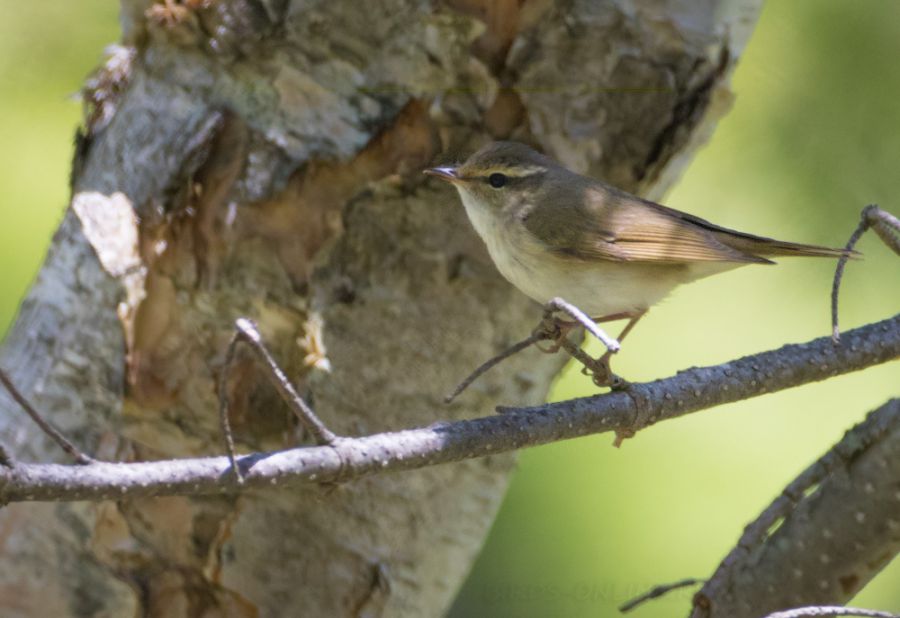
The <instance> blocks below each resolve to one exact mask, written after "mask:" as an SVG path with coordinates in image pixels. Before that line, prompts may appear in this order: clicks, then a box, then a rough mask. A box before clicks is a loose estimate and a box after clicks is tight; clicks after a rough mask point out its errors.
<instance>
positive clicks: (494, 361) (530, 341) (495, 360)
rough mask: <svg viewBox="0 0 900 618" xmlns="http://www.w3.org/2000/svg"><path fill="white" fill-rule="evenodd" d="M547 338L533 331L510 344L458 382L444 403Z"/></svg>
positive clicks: (547, 336) (538, 330)
mask: <svg viewBox="0 0 900 618" xmlns="http://www.w3.org/2000/svg"><path fill="white" fill-rule="evenodd" d="M549 338H550V337H549V335H547V333H546V332H544V331H542V330H540V329H537V330H535V331H534V332H533V333H531V334H530V335H528V337H526V338H525V339H523V340H522V341H518V342H516V343H514V344H512V345H511V346H509V347H508V348H506V349H505V350H503V351H502V352H500V354H498V355H496V356H494V357H492V358H490V359H488V360H486V361H485V362H483V363H482V364H481V365H479V366H478V368H477V369H475V371H473V372H472V373H470V374H469V375H468V376H467V377H466V379H465V380H463V381H462V382H460V383H459V384H458V385H457V387H456V388H454V389H453V391H452V392H451V393H450V394H449V395H447V396H446V397H444V403H450V402H451V401H453V400H454V399H456V398H457V397H458V396H459V394H460V393H462V392H463V391H464V390H466V389H467V388H469V386H471V385H472V383H473V382H474V381H475V380H477V379H478V378H480V377H481V376H482V375H484V374H485V373H487V372H488V371H489V370H490V369H491V368H492V367H494V366H495V365H499V364H500V363H501V362H503V361H504V360H506V359H507V358H509V357H510V356H513V355H515V354H518V353H519V352H521V351H522V350H524V349H525V348H528V347H530V346H532V345H534V344H535V343H537V342H538V341H545V340H546V339H549Z"/></svg>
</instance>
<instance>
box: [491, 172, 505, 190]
mask: <svg viewBox="0 0 900 618" xmlns="http://www.w3.org/2000/svg"><path fill="white" fill-rule="evenodd" d="M507 180H509V179H508V178H507V177H506V174H500V173H499V172H495V173H493V174H491V175H490V176H488V184H489V185H491V186H492V187H494V188H495V189H499V188H500V187H502V186H504V185H505V184H506V181H507Z"/></svg>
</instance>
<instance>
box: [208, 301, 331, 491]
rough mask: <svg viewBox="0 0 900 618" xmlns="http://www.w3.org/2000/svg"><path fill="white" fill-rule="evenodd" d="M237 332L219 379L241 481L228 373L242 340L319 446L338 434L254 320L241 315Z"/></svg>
mask: <svg viewBox="0 0 900 618" xmlns="http://www.w3.org/2000/svg"><path fill="white" fill-rule="evenodd" d="M234 326H235V332H234V336H233V337H232V338H231V342H230V343H229V344H228V350H227V351H226V353H225V364H224V366H223V368H222V375H221V377H220V379H219V421H220V423H221V425H222V433H223V434H224V437H225V447H226V449H227V451H228V459H229V461H230V462H231V466H232V469H233V470H234V473H235V476H236V477H237V479H238V483H242V482H243V477H242V475H241V472H240V469H239V467H238V465H237V456H236V454H235V450H234V438H233V436H232V433H231V424H230V422H229V420H228V412H229V402H228V386H227V382H228V373H229V370H230V368H231V364H232V363H233V362H234V356H235V351H236V349H237V346H238V345H239V344H241V343H245V344H247V346H248V347H249V348H250V350H252V351H253V355H254V357H255V358H256V360H257V361H258V362H259V364H260V365H261V366H262V369H263V372H264V373H265V374H266V377H267V378H269V382H271V383H272V385H273V386H274V387H275V390H277V391H278V394H279V395H280V396H281V398H282V399H283V400H284V402H285V403H287V405H288V407H290V409H291V411H292V412H293V413H294V415H295V416H296V417H297V420H299V421H300V423H301V424H302V425H303V426H304V427H305V428H306V430H307V431H309V433H310V434H311V435H312V436H313V438H314V439H315V441H316V444H318V445H319V446H322V445H327V444H331V443H333V442H334V441H335V439H336V438H337V436H336V435H335V434H334V433H332V432H331V430H329V429H328V427H326V426H325V424H324V423H323V422H322V421H321V420H319V417H318V416H316V414H315V412H313V410H312V408H310V407H309V405H307V403H306V401H304V399H303V398H302V397H301V396H300V395H299V394H298V393H297V391H296V390H295V389H294V387H293V385H292V384H291V382H290V380H288V377H287V376H286V375H285V374H284V371H282V369H281V367H279V366H278V363H277V362H275V359H274V358H273V357H272V354H271V353H270V352H269V350H268V349H267V348H266V346H265V344H264V343H263V341H262V336H260V334H259V331H258V330H257V329H256V326H255V325H254V324H253V322H251V321H250V320H247V319H245V318H239V319H238V320H236V321H235V324H234Z"/></svg>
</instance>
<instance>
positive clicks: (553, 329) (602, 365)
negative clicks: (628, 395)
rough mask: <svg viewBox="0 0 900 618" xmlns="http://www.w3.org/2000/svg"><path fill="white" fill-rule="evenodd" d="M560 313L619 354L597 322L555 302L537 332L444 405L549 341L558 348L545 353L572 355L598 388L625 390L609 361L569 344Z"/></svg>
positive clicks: (547, 308)
mask: <svg viewBox="0 0 900 618" xmlns="http://www.w3.org/2000/svg"><path fill="white" fill-rule="evenodd" d="M557 311H562V312H563V313H566V314H567V315H569V316H570V317H571V318H572V319H574V320H575V322H572V323H569V324H568V328H571V327H572V326H577V325H578V324H580V325H581V326H583V327H584V328H585V329H586V330H587V331H588V332H590V333H591V334H592V335H594V336H595V337H596V338H597V339H599V340H600V342H601V343H603V345H605V346H606V348H607V350H608V352H607V354H610V353H615V352H618V351H619V348H620V346H619V342H618V341H616V340H615V339H613V338H611V337H610V336H609V335H607V334H606V332H604V331H603V330H602V329H601V328H600V327H599V326H598V325H597V323H596V322H595V321H594V320H592V319H591V318H589V317H588V315H587V314H586V313H584V312H583V311H581V310H580V309H579V308H578V307H576V306H575V305H573V304H571V303H569V302H567V301H565V300H563V299H562V298H554V299H552V300H551V301H550V302H548V303H547V304H546V305H544V316H543V318H542V319H541V321H540V323H539V324H538V325H537V328H535V329H534V331H533V332H532V333H531V334H530V335H529V336H528V337H526V338H525V339H523V340H521V341H518V342H516V343H514V344H513V345H511V346H510V347H508V348H507V349H505V350H503V351H502V352H500V354H497V355H496V356H493V357H491V358H489V359H488V360H486V361H485V362H483V363H482V364H481V365H479V366H478V367H477V368H476V369H475V371H473V372H472V373H470V374H469V375H468V376H467V377H466V379H465V380H463V381H462V382H460V383H459V385H457V387H456V388H455V389H453V391H452V392H451V393H450V394H449V395H447V396H446V397H444V403H450V402H452V401H453V400H454V399H456V397H457V396H459V394H460V393H462V392H463V391H464V390H466V389H467V388H468V387H469V386H471V385H472V383H473V382H474V381H475V380H477V379H478V378H480V377H481V376H483V375H484V374H485V373H487V372H488V371H490V370H491V369H492V368H494V367H496V366H497V365H499V364H500V363H501V362H503V361H505V360H506V359H507V358H509V357H511V356H514V355H516V354H518V353H519V352H521V351H522V350H525V349H526V348H528V347H530V346H532V345H534V344H536V343H538V342H540V341H548V340H551V341H555V345H554V346H553V347H552V348H551V349H549V350H543V351H544V352H549V353H551V354H552V353H555V352H557V351H558V350H559V349H560V348H562V349H563V350H565V351H566V352H567V353H568V354H569V356H571V357H572V358H574V359H575V360H577V361H578V362H580V363H581V364H582V365H584V368H585V369H586V370H587V371H589V372H590V375H591V376H592V378H593V381H594V384H596V385H597V386H609V387H611V388H613V389H617V388H622V387H624V386H625V385H626V384H627V382H626V381H625V380H623V379H622V378H620V377H619V376H617V375H614V374H613V373H612V372H611V371H610V370H609V365H607V364H606V362H605V360H601V359H594V358H592V357H591V356H590V355H589V354H588V353H587V352H585V351H583V350H582V349H581V346H579V345H576V344H574V343H572V342H571V341H569V339H568V338H567V337H566V332H567V328H563V327H562V326H561V323H560V321H559V319H558V318H557V317H556V316H555V315H554V313H556V312H557ZM616 317H618V316H616ZM622 317H625V316H622ZM632 325H633V322H631V323H629V326H628V327H627V328H626V329H625V331H623V332H624V333H626V334H627V332H628V330H630V327H631V326H632ZM605 358H607V357H606V356H604V359H605Z"/></svg>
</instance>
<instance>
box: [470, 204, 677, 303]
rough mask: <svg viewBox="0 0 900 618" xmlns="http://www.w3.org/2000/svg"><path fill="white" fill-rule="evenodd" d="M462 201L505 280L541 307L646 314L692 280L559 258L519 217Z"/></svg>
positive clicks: (627, 265) (671, 268) (645, 268)
mask: <svg viewBox="0 0 900 618" xmlns="http://www.w3.org/2000/svg"><path fill="white" fill-rule="evenodd" d="M462 201H463V204H464V206H465V208H466V213H467V214H468V216H469V220H470V221H471V222H472V226H473V227H474V228H475V231H476V232H478V235H479V236H481V238H482V240H483V241H484V243H485V245H486V246H487V250H488V253H489V254H490V256H491V259H492V260H493V262H494V264H495V265H496V266H497V270H499V271H500V274H502V275H503V276H504V277H505V278H506V279H507V280H508V281H509V282H510V283H512V284H513V285H514V286H516V287H517V288H518V289H519V290H520V291H522V292H523V293H524V294H526V295H527V296H529V297H531V298H533V299H534V300H536V301H538V302H539V303H542V304H543V303H546V302H547V301H549V300H550V299H551V298H554V297H561V298H564V299H565V300H567V301H569V302H571V303H573V304H575V305H576V306H577V307H579V308H580V309H581V310H582V311H584V312H586V313H587V314H588V315H591V316H593V317H601V316H605V315H611V314H614V313H626V312H633V311H642V310H645V309H647V308H649V307H650V306H652V305H654V304H656V303H657V302H659V301H660V300H662V299H663V298H664V297H665V296H666V295H667V294H668V293H669V292H670V291H671V290H672V288H674V287H675V286H677V285H678V284H680V283H684V282H685V280H686V275H687V273H686V271H685V270H684V269H683V268H679V267H678V266H677V265H648V264H646V263H643V264H641V263H635V262H614V261H608V260H592V261H588V260H578V259H573V258H569V257H565V256H560V255H557V254H556V253H554V252H552V251H550V250H549V249H548V248H547V247H546V246H545V245H544V244H542V243H541V242H540V241H539V240H538V239H537V238H535V237H534V235H532V234H531V233H530V232H529V231H528V230H527V229H526V228H525V226H524V225H523V223H522V221H521V220H519V218H518V217H516V216H515V215H506V214H503V213H500V214H495V213H493V212H489V211H486V210H485V209H484V208H483V207H482V206H481V205H480V204H478V203H477V202H475V201H474V200H471V199H466V196H465V195H463V197H462Z"/></svg>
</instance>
